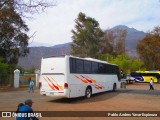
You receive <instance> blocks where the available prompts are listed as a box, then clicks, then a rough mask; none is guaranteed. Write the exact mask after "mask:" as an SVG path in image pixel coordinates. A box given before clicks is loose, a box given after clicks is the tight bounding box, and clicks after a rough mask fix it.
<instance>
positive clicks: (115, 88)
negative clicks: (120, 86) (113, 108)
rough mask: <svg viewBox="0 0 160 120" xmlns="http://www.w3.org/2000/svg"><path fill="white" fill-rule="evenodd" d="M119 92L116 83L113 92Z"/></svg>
mask: <svg viewBox="0 0 160 120" xmlns="http://www.w3.org/2000/svg"><path fill="white" fill-rule="evenodd" d="M116 90H117V85H116V83H114V84H113V92H115V91H116Z"/></svg>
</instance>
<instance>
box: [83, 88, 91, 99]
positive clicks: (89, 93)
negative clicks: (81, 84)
mask: <svg viewBox="0 0 160 120" xmlns="http://www.w3.org/2000/svg"><path fill="white" fill-rule="evenodd" d="M91 96H92V89H91V87H87V89H86V92H85V97H86V98H91Z"/></svg>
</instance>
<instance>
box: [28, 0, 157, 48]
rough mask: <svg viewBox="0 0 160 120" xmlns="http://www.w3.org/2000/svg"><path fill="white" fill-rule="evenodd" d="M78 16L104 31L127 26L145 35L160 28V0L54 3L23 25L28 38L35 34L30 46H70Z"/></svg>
mask: <svg viewBox="0 0 160 120" xmlns="http://www.w3.org/2000/svg"><path fill="white" fill-rule="evenodd" d="M79 12H83V13H85V14H86V16H89V17H92V18H95V19H96V20H97V21H98V22H99V24H100V27H101V28H102V29H103V30H105V29H108V28H112V27H114V26H116V25H126V26H128V27H130V28H132V27H133V28H135V29H137V30H140V31H144V32H147V31H151V30H153V28H154V27H155V26H160V0H56V6H55V7H53V8H49V9H47V10H46V12H44V13H42V14H38V15H34V16H33V17H34V19H32V20H27V21H26V24H28V26H29V28H30V32H29V35H32V34H33V33H34V32H36V34H35V36H34V39H33V40H30V42H29V43H30V46H34V45H36V44H37V43H43V44H37V46H38V45H46V46H53V45H56V44H63V43H66V42H71V41H72V39H71V36H72V33H71V30H72V29H74V26H75V22H74V20H75V19H76V18H77V16H78V14H79ZM31 41H33V42H31Z"/></svg>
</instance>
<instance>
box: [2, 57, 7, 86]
mask: <svg viewBox="0 0 160 120" xmlns="http://www.w3.org/2000/svg"><path fill="white" fill-rule="evenodd" d="M7 70H8V64H6V63H5V61H4V59H3V58H1V57H0V85H1V84H3V83H4V80H5V79H6V76H7Z"/></svg>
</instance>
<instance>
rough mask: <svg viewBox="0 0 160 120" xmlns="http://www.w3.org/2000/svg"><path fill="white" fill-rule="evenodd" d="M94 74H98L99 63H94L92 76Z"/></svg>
mask: <svg viewBox="0 0 160 120" xmlns="http://www.w3.org/2000/svg"><path fill="white" fill-rule="evenodd" d="M93 73H95V74H96V73H98V63H96V62H92V74H93Z"/></svg>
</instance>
